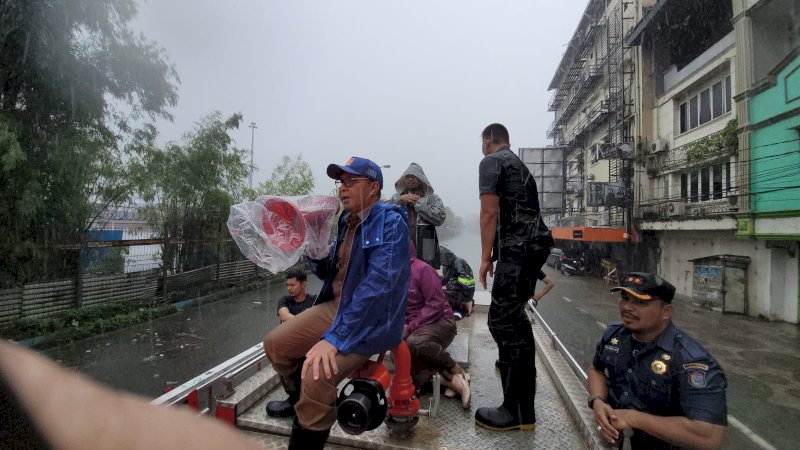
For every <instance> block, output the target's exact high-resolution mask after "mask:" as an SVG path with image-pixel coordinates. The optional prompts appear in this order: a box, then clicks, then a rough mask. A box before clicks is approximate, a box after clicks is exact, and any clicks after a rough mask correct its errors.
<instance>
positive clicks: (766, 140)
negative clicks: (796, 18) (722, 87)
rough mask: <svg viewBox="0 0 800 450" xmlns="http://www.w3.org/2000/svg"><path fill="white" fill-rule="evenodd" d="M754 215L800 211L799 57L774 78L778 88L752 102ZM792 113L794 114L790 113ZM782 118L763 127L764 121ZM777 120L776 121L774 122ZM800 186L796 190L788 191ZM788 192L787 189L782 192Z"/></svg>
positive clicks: (771, 89)
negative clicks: (783, 115) (761, 125)
mask: <svg viewBox="0 0 800 450" xmlns="http://www.w3.org/2000/svg"><path fill="white" fill-rule="evenodd" d="M749 107H750V124H751V125H754V128H755V129H754V130H753V131H752V133H751V135H750V145H751V149H752V150H751V169H750V170H751V179H750V192H751V193H752V194H751V204H750V206H751V211H752V212H754V213H756V214H757V213H760V212H773V211H788V210H799V209H800V132H798V130H800V112H799V111H794V112H791V111H793V110H795V109H797V108H800V57H796V58H794V60H793V61H792V62H791V63H789V64H788V65H787V66H786V67H785V68H784V69H783V70H781V72H780V73H779V74H778V76H777V77H775V85H774V86H772V87H770V88H769V89H767V90H765V91H763V92H760V93H759V94H757V95H755V96H754V97H752V98H751V99H750V104H749ZM790 112H791V113H790ZM787 113H788V116H785V117H781V118H780V119H779V120H777V121H776V122H774V123H771V124H769V125H767V126H763V127H760V126H759V124H760V123H761V124H763V123H764V121H768V120H770V119H773V118H777V117H779V116H781V115H782V114H787ZM773 120H774V119H773ZM791 186H797V187H796V188H788V187H791ZM782 188H788V189H782Z"/></svg>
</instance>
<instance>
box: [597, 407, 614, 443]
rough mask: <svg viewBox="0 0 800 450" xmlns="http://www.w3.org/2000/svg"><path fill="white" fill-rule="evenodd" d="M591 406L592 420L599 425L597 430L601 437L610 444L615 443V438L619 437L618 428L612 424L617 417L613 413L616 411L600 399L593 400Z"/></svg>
mask: <svg viewBox="0 0 800 450" xmlns="http://www.w3.org/2000/svg"><path fill="white" fill-rule="evenodd" d="M593 406H594V408H593V409H594V421H595V422H596V423H597V426H598V427H599V429H598V430H597V431H599V432H600V434H601V435H602V436H603V438H604V439H605V440H606V441H608V442H609V443H610V444H613V443H615V442H616V441H617V439H619V430H618V429H617V428H616V427H615V426H614V425H612V423H613V421H614V420H615V419H616V418H617V416H616V415H615V413H616V412H617V411H615V410H614V409H613V408H611V406H609V405H608V403H606V402H604V401H603V400H600V399H597V400H595V401H594V405H593Z"/></svg>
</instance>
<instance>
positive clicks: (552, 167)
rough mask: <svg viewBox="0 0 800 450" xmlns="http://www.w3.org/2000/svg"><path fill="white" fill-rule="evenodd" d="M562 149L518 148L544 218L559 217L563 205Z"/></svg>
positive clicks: (563, 149)
mask: <svg viewBox="0 0 800 450" xmlns="http://www.w3.org/2000/svg"><path fill="white" fill-rule="evenodd" d="M564 151H565V148H564V147H544V148H520V149H519V150H518V152H519V153H518V154H519V157H520V159H521V160H522V162H524V163H525V166H527V167H528V170H529V171H530V172H531V175H532V176H533V178H534V180H536V188H537V189H538V191H539V207H540V208H541V210H542V212H543V213H544V214H545V216H547V215H550V214H555V215H560V214H561V212H562V209H563V204H564Z"/></svg>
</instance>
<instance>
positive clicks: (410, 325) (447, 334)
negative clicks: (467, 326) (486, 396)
mask: <svg viewBox="0 0 800 450" xmlns="http://www.w3.org/2000/svg"><path fill="white" fill-rule="evenodd" d="M414 247H415V246H414V243H413V242H412V243H411V249H410V251H411V284H410V285H409V289H408V306H407V307H406V322H405V327H404V328H403V336H404V337H405V339H406V344H407V345H408V349H409V351H410V352H411V377H412V378H413V380H414V386H415V387H416V388H417V389H421V388H422V386H423V385H425V383H427V382H428V381H429V380H430V378H431V376H433V374H434V373H436V372H439V373H440V374H441V375H442V384H444V385H445V386H447V387H448V388H450V389H452V391H454V392H455V393H457V394H459V395H460V396H461V405H462V406H463V407H464V409H468V408H469V405H470V389H469V380H468V378H467V374H466V372H464V369H462V368H461V366H459V365H458V364H456V362H455V361H454V360H453V358H452V357H451V356H450V353H448V352H447V346H448V345H450V343H451V342H453V338H455V337H456V321H455V319H454V318H453V310H452V309H450V305H449V304H448V303H447V298H446V297H445V295H444V293H443V292H442V288H441V286H442V281H441V278H439V274H438V273H436V270H435V269H434V268H433V267H431V266H430V265H429V264H428V263H426V262H425V261H422V260H421V259H417V257H416V254H417V251H416V249H415V248H414Z"/></svg>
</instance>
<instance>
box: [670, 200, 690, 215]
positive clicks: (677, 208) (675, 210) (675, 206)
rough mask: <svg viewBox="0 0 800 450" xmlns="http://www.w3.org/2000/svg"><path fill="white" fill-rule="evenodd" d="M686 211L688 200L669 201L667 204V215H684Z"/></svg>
mask: <svg viewBox="0 0 800 450" xmlns="http://www.w3.org/2000/svg"><path fill="white" fill-rule="evenodd" d="M685 213H686V202H669V203H668V204H667V216H669V217H675V216H682V215H684V214H685Z"/></svg>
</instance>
